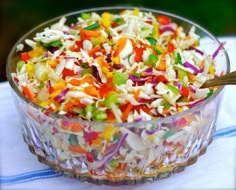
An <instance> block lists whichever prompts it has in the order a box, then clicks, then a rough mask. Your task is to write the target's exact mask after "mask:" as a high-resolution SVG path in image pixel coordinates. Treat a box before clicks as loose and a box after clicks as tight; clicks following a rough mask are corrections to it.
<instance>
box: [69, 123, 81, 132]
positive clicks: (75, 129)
mask: <svg viewBox="0 0 236 190" xmlns="http://www.w3.org/2000/svg"><path fill="white" fill-rule="evenodd" d="M70 130H71V131H72V132H75V133H76V132H79V131H81V130H82V127H81V125H80V124H79V123H70Z"/></svg>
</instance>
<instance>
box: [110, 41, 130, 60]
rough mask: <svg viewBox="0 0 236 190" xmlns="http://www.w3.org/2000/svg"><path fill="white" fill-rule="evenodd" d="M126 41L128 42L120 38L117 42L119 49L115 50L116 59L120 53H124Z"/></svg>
mask: <svg viewBox="0 0 236 190" xmlns="http://www.w3.org/2000/svg"><path fill="white" fill-rule="evenodd" d="M126 41H127V38H126V37H121V38H119V40H118V42H117V49H116V50H115V52H114V54H113V56H114V57H117V56H118V55H119V53H120V52H121V51H122V49H124V47H125V44H126Z"/></svg>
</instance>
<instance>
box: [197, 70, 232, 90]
mask: <svg viewBox="0 0 236 190" xmlns="http://www.w3.org/2000/svg"><path fill="white" fill-rule="evenodd" d="M229 84H236V71H233V72H231V73H228V74H226V75H223V76H220V77H218V78H212V79H209V80H207V81H206V82H205V83H204V84H203V85H202V88H206V87H212V86H221V85H229Z"/></svg>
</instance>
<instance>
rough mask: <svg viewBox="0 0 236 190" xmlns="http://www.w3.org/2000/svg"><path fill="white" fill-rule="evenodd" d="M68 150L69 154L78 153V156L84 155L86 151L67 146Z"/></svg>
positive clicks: (77, 147) (78, 147)
mask: <svg viewBox="0 0 236 190" xmlns="http://www.w3.org/2000/svg"><path fill="white" fill-rule="evenodd" d="M68 150H70V151H71V152H76V153H79V154H84V153H86V150H85V149H83V148H82V147H80V146H68Z"/></svg>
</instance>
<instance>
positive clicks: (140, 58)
mask: <svg viewBox="0 0 236 190" xmlns="http://www.w3.org/2000/svg"><path fill="white" fill-rule="evenodd" d="M200 40H201V39H200V36H199V35H198V34H197V33H196V32H195V27H194V26H193V27H192V28H190V29H189V31H186V30H185V29H184V28H183V27H182V26H180V25H178V24H177V23H175V22H174V21H173V20H171V18H169V17H168V16H165V15H154V14H153V13H150V12H143V11H140V10H139V9H138V8H136V9H133V10H124V11H122V12H120V13H119V14H113V13H110V12H103V13H102V14H98V13H96V12H88V13H82V14H81V15H79V17H78V19H77V22H75V23H72V24H70V25H68V24H67V20H66V17H62V18H61V19H60V20H59V21H58V22H57V23H55V24H53V25H51V26H50V27H48V28H45V29H44V31H41V32H39V33H36V35H35V36H34V37H33V38H32V39H26V40H25V43H24V44H18V46H17V51H19V55H20V56H19V60H18V62H17V66H16V71H15V72H13V73H12V78H13V80H14V82H15V84H16V85H17V87H18V88H19V90H20V91H21V92H22V94H23V95H24V96H25V97H26V98H28V99H30V100H31V101H32V102H34V103H35V104H38V105H39V106H41V107H43V108H45V109H46V110H47V111H50V112H55V113H57V114H59V115H64V116H66V117H62V118H60V119H58V118H57V119H55V120H54V119H53V117H48V115H47V113H43V115H42V113H41V112H40V111H38V110H37V111H35V110H34V109H30V107H29V108H27V110H24V109H22V111H23V112H25V115H26V116H28V115H29V116H30V119H29V120H27V121H26V122H25V123H26V124H25V125H26V126H25V130H24V131H25V133H26V134H27V135H28V136H29V137H28V136H27V135H26V136H27V138H25V139H28V140H27V143H28V144H29V145H30V146H31V147H35V149H34V150H35V152H36V154H38V155H40V156H41V158H42V157H45V159H46V160H49V163H52V160H53V161H55V163H56V165H59V168H65V171H68V170H73V171H74V172H76V175H78V174H81V176H84V177H85V178H86V176H89V177H95V178H96V179H101V178H102V177H104V176H105V178H106V179H107V178H109V179H113V178H115V179H116V180H117V179H121V180H123V179H125V178H126V177H127V176H129V177H130V179H131V180H133V179H134V178H135V179H136V177H137V176H138V177H140V176H141V177H142V176H145V175H146V176H157V175H158V174H163V175H164V177H165V175H169V173H168V172H167V174H165V172H166V171H172V170H173V171H174V170H176V169H174V168H175V167H176V166H180V169H181V168H183V167H182V166H183V165H184V163H186V165H189V163H188V160H191V159H193V158H194V156H196V155H199V154H202V153H201V152H203V151H204V150H205V148H206V146H207V145H208V143H209V141H210V138H211V134H212V131H213V128H214V126H215V123H214V122H215V118H216V111H215V109H216V103H215V102H212V103H208V104H207V105H205V106H207V108H205V107H204V108H203V109H202V110H201V111H199V110H197V111H196V112H194V113H189V114H185V115H183V116H181V117H179V118H176V119H173V122H170V123H168V122H167V123H165V122H163V123H159V122H158V121H159V120H158V119H160V118H164V117H168V116H171V115H174V114H177V113H180V112H183V111H185V110H188V109H190V108H192V107H193V106H195V105H196V104H198V103H199V102H201V101H203V100H205V99H206V98H208V97H209V96H211V95H212V94H213V93H214V92H215V90H216V89H217V87H211V88H202V85H203V84H204V82H205V81H206V80H208V79H210V78H214V77H217V75H216V72H215V61H214V59H215V57H216V56H217V54H218V53H219V51H220V50H221V49H222V48H223V45H224V43H221V44H220V45H219V47H218V48H216V51H215V52H213V53H212V55H208V54H206V53H205V51H204V50H203V49H201V46H200ZM25 46H26V47H25ZM222 74H223V73H222ZM71 118H72V120H70V119H71ZM74 118H78V119H80V120H81V121H82V120H85V121H86V122H85V123H83V122H75V120H73V119H74ZM151 120H155V121H156V122H153V123H151V122H150V123H149V122H146V123H145V122H140V121H151ZM87 121H95V124H94V122H87ZM97 121H98V122H97ZM171 121H172V120H171ZM131 122H132V126H129V127H127V128H126V127H124V126H121V127H116V126H115V124H117V123H118V124H119V123H128V124H129V123H131ZM88 123H89V124H88ZM90 123H92V124H90ZM29 128H30V129H29ZM30 136H32V137H30ZM200 151H201V152H200ZM199 152H200V153H199ZM56 168H58V167H56ZM85 168H86V169H85ZM176 171H177V170H176ZM86 172H87V173H86ZM88 172H89V174H88ZM163 172H164V173H163ZM85 173H86V175H85ZM81 178H82V177H81ZM160 178H161V177H160ZM85 180H87V178H86V179H85ZM104 183H105V182H104Z"/></svg>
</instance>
